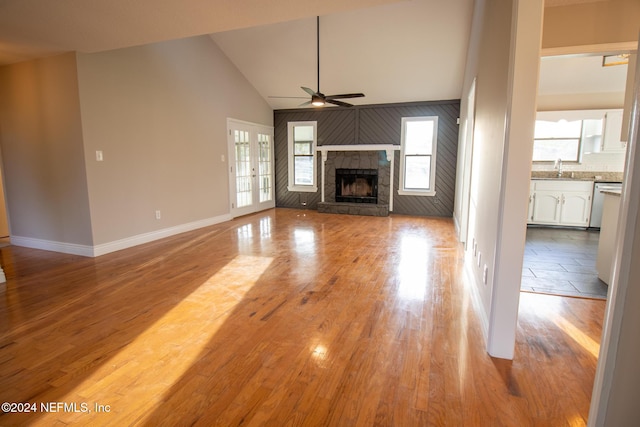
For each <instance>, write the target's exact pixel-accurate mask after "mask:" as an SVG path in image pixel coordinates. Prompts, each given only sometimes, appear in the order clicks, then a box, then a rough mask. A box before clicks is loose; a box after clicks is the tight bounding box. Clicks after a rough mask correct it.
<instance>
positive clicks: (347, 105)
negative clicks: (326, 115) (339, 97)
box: [326, 99, 353, 107]
mask: <svg viewBox="0 0 640 427" xmlns="http://www.w3.org/2000/svg"><path fill="white" fill-rule="evenodd" d="M326 101H327V102H328V103H329V104H333V105H338V106H340V107H353V104H349V103H347V102H342V101H336V100H335V99H327V100H326Z"/></svg>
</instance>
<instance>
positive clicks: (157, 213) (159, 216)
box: [156, 210, 162, 219]
mask: <svg viewBox="0 0 640 427" xmlns="http://www.w3.org/2000/svg"><path fill="white" fill-rule="evenodd" d="M160 218H162V215H161V214H160V211H159V210H157V211H156V219H160Z"/></svg>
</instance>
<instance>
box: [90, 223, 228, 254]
mask: <svg viewBox="0 0 640 427" xmlns="http://www.w3.org/2000/svg"><path fill="white" fill-rule="evenodd" d="M232 219H233V218H232V217H231V215H230V214H225V215H219V216H216V217H213V218H207V219H203V220H199V221H194V222H188V223H186V224H181V225H176V226H174V227H168V228H163V229H162V230H156V231H151V232H149V233H143V234H138V235H137V236H131V237H126V238H124V239H120V240H115V241H113V242H109V243H103V244H101V245H97V246H94V247H93V255H92V256H94V257H98V256H100V255H105V254H108V253H111V252H115V251H120V250H122V249H128V248H132V247H134V246H138V245H142V244H144V243H149V242H153V241H154V240H159V239H164V238H165V237H170V236H174V235H176V234H180V233H185V232H187V231H192V230H197V229H198V228H203V227H209V226H210V225H215V224H220V223H221V222H226V221H231V220H232Z"/></svg>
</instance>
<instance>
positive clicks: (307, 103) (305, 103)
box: [298, 101, 311, 107]
mask: <svg viewBox="0 0 640 427" xmlns="http://www.w3.org/2000/svg"><path fill="white" fill-rule="evenodd" d="M307 105H311V101H307V102H303V103H302V104H300V105H298V107H306V106H307Z"/></svg>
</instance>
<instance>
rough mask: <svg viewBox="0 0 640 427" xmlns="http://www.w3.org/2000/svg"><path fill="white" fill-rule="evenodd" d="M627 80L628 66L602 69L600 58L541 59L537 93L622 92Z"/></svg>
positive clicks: (569, 56)
mask: <svg viewBox="0 0 640 427" xmlns="http://www.w3.org/2000/svg"><path fill="white" fill-rule="evenodd" d="M626 78H627V65H616V66H612V67H603V66H602V56H600V55H597V56H596V55H593V56H587V55H567V56H551V57H543V58H542V59H541V60H540V83H539V86H538V94H540V95H562V94H578V93H611V92H624V90H625V85H626Z"/></svg>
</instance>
